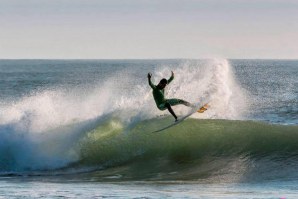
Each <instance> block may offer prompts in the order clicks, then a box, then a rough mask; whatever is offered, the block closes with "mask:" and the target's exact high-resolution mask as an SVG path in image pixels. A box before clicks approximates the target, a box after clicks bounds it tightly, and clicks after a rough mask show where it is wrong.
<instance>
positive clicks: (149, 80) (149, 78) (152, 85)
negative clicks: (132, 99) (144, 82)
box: [147, 73, 156, 89]
mask: <svg viewBox="0 0 298 199" xmlns="http://www.w3.org/2000/svg"><path fill="white" fill-rule="evenodd" d="M147 77H148V83H149V85H150V87H151V88H152V89H155V88H156V86H155V85H154V84H153V83H152V81H151V77H152V74H151V73H148V75H147Z"/></svg>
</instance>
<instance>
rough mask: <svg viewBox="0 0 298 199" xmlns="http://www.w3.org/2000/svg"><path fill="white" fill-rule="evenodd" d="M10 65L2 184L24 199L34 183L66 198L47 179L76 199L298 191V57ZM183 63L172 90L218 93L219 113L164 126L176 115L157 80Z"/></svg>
mask: <svg viewBox="0 0 298 199" xmlns="http://www.w3.org/2000/svg"><path fill="white" fill-rule="evenodd" d="M0 70H1V72H0V79H1V85H0V90H1V94H0V97H1V98H0V110H1V112H0V136H1V139H0V184H1V185H3V187H6V186H7V187H13V186H21V190H22V191H20V192H18V191H16V190H14V191H13V192H14V196H16V198H17V197H18V196H23V195H22V193H24V192H27V193H31V194H32V193H33V192H32V190H31V189H30V188H28V187H26V186H22V185H20V181H23V180H24V179H25V181H26V183H29V184H30V183H32V182H34V183H35V185H34V186H36V187H39V188H40V191H36V194H37V195H36V197H43V196H46V195H49V194H53V197H58V196H59V194H58V195H56V193H57V192H55V191H51V189H50V190H48V191H47V190H43V189H41V187H42V186H52V187H53V189H54V190H60V189H65V190H68V193H66V194H65V195H63V194H62V196H63V197H71V198H76V197H79V195H75V194H74V193H78V192H80V193H78V194H81V196H82V195H85V196H87V197H113V193H114V192H117V193H119V194H118V195H116V197H119V198H127V197H129V198H130V197H148V198H156V197H157V198H164V197H176V198H181V197H188V198H198V197H200V196H204V197H207V198H217V197H219V195H218V194H219V193H222V192H225V191H224V190H229V191H228V193H226V195H225V196H226V198H231V197H234V198H246V196H245V194H243V193H244V192H246V190H254V191H255V192H254V193H248V194H247V198H250V197H254V198H263V197H264V196H265V195H266V190H268V189H269V190H271V191H270V193H268V198H278V197H282V196H283V195H282V194H281V193H284V195H286V196H288V197H287V198H290V197H293V196H295V195H296V191H294V190H295V186H296V185H295V184H296V182H297V180H298V175H297V174H296V173H297V172H296V168H297V166H298V158H297V154H298V145H297V138H298V126H297V125H298V116H297V115H298V114H297V113H298V90H297V88H298V87H297V86H298V80H297V76H298V62H297V61H295V60H226V59H212V60H1V61H0ZM171 71H174V73H175V79H174V80H173V82H172V83H171V84H170V85H169V86H168V87H167V88H166V96H167V98H181V99H185V100H187V101H190V102H193V103H196V102H200V101H203V100H204V99H207V98H208V100H209V101H210V109H209V110H208V111H206V112H205V113H204V114H193V115H192V116H191V118H189V119H187V120H186V121H184V122H182V123H181V124H179V125H177V126H175V127H173V128H170V129H168V130H165V131H163V132H161V133H157V134H153V133H151V132H152V131H154V130H157V129H159V128H161V127H164V126H166V125H168V124H170V123H172V122H173V118H172V116H171V115H170V114H169V113H168V112H167V111H160V110H158V109H157V107H156V105H155V103H154V100H153V96H152V90H151V88H150V87H149V85H148V81H147V77H146V76H147V73H148V72H151V73H152V75H153V76H152V81H153V82H154V83H156V84H157V83H158V81H159V80H160V79H162V78H169V76H170V74H171ZM174 111H175V112H176V113H177V115H178V116H183V115H184V114H186V113H187V112H188V111H189V109H188V108H187V107H184V106H175V107H174ZM278 182H279V183H278ZM64 183H66V184H64ZM69 184H70V186H69ZM87 185H88V186H87ZM32 186H33V185H32ZM34 186H33V187H34ZM72 186H74V187H76V186H77V188H73V187H72ZM107 186H108V187H112V188H111V192H106V189H107ZM156 186H158V187H159V186H163V187H167V188H165V189H161V190H159V191H158V192H157V191H156V189H155V188H154V187H156ZM86 187H88V188H86ZM91 187H93V188H91ZM194 187H195V188H194ZM212 187H213V188H214V187H216V189H212ZM268 187H269V188H268ZM95 189H97V190H98V192H96V191H95ZM130 189H136V192H130V191H129V190H130ZM179 189H182V190H184V191H182V192H180V193H179V192H176V191H175V190H179ZM194 189H196V190H200V193H197V192H196V193H194V192H193V190H194ZM8 190H9V189H7V190H6V189H2V188H0V196H7V193H8ZM79 190H80V191H79ZM121 190H122V191H121ZM144 190H148V192H147V191H144ZM211 190H219V192H216V191H214V192H213V191H211ZM276 190H280V191H277V192H276ZM10 191H11V190H10ZM34 193H35V192H34ZM171 193H172V194H171ZM229 193H230V194H229ZM86 194H87V195H86ZM96 194H99V195H96ZM101 194H102V195H101ZM181 194H182V195H181ZM183 194H184V195H183ZM200 194H201V195H200ZM14 196H11V197H12V198H13V197H14ZM25 196H26V195H25ZM225 196H220V197H221V198H225ZM242 196H243V197H242ZM259 196H260V197H259ZM29 197H30V195H29ZM266 197H267V196H266Z"/></svg>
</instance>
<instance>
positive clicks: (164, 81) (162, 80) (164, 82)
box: [159, 78, 168, 84]
mask: <svg viewBox="0 0 298 199" xmlns="http://www.w3.org/2000/svg"><path fill="white" fill-rule="evenodd" d="M159 83H160V84H168V80H167V79H165V78H163V79H161V80H160V82H159Z"/></svg>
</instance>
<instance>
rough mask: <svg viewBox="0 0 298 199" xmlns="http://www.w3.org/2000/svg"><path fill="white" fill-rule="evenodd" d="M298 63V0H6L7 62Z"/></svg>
mask: <svg viewBox="0 0 298 199" xmlns="http://www.w3.org/2000/svg"><path fill="white" fill-rule="evenodd" d="M170 58H194V59H204V58H235V59H298V0H0V59H170Z"/></svg>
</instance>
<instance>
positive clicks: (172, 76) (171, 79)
mask: <svg viewBox="0 0 298 199" xmlns="http://www.w3.org/2000/svg"><path fill="white" fill-rule="evenodd" d="M173 79H174V72H173V71H172V75H171V77H170V79H168V84H169V83H170V82H171V81H173Z"/></svg>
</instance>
